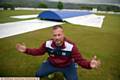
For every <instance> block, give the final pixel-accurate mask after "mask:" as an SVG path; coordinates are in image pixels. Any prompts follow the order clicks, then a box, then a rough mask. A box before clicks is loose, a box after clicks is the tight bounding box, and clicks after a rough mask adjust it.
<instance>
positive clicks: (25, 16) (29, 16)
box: [10, 14, 38, 19]
mask: <svg viewBox="0 0 120 80" xmlns="http://www.w3.org/2000/svg"><path fill="white" fill-rule="evenodd" d="M37 16H38V14H34V15H18V16H10V18H18V19H28V18H36V17H37Z"/></svg>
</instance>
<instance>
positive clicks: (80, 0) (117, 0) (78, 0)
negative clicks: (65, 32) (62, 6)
mask: <svg viewBox="0 0 120 80" xmlns="http://www.w3.org/2000/svg"><path fill="white" fill-rule="evenodd" d="M47 1H57V2H58V1H61V2H70V3H117V4H120V0H47Z"/></svg>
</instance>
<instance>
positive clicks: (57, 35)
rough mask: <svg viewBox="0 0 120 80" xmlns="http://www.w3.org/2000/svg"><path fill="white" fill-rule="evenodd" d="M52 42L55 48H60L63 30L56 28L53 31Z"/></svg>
mask: <svg viewBox="0 0 120 80" xmlns="http://www.w3.org/2000/svg"><path fill="white" fill-rule="evenodd" d="M53 40H54V42H55V44H56V45H57V46H61V45H62V43H63V40H64V33H63V29H61V28H57V29H54V30H53Z"/></svg>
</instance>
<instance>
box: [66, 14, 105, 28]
mask: <svg viewBox="0 0 120 80" xmlns="http://www.w3.org/2000/svg"><path fill="white" fill-rule="evenodd" d="M104 18H105V16H98V15H95V14H90V15H84V16H77V17H71V18H65V19H64V21H67V22H69V23H71V24H77V25H85V26H91V27H98V28H101V27H102V23H103V19H104Z"/></svg>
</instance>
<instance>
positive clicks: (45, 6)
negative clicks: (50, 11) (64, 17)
mask: <svg viewBox="0 0 120 80" xmlns="http://www.w3.org/2000/svg"><path fill="white" fill-rule="evenodd" d="M38 7H39V8H48V6H47V5H46V4H45V3H43V2H40V3H39V4H38Z"/></svg>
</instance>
